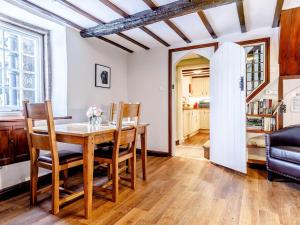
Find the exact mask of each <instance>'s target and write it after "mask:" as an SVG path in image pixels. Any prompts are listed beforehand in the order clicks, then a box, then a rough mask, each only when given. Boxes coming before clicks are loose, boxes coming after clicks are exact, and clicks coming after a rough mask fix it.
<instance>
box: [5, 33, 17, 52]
mask: <svg viewBox="0 0 300 225" xmlns="http://www.w3.org/2000/svg"><path fill="white" fill-rule="evenodd" d="M4 48H5V49H8V50H11V51H18V49H19V40H18V36H17V35H16V34H12V33H9V32H4Z"/></svg>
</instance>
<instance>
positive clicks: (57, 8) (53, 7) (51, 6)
mask: <svg viewBox="0 0 300 225" xmlns="http://www.w3.org/2000/svg"><path fill="white" fill-rule="evenodd" d="M30 2H32V3H34V4H36V5H38V6H40V7H42V8H44V9H46V10H48V11H51V12H53V13H55V14H57V15H59V16H61V17H63V18H65V19H67V20H70V21H71V22H74V23H76V24H78V25H80V26H82V27H85V28H88V27H92V26H95V25H97V24H96V23H95V22H93V21H91V20H89V19H87V18H86V17H84V16H81V15H80V14H78V13H76V12H74V11H73V10H71V9H69V8H67V7H65V6H63V5H62V4H60V3H59V2H56V1H53V0H43V1H40V0H30Z"/></svg>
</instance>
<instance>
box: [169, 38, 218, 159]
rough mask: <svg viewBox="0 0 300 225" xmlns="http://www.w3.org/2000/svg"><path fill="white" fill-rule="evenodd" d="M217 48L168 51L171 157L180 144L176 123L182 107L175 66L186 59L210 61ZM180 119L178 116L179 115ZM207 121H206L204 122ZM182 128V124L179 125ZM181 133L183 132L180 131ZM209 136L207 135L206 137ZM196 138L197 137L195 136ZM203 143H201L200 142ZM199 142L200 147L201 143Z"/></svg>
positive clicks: (202, 47) (203, 46) (187, 48)
mask: <svg viewBox="0 0 300 225" xmlns="http://www.w3.org/2000/svg"><path fill="white" fill-rule="evenodd" d="M217 48H218V43H217V42H215V43H208V44H202V45H193V46H188V47H183V48H175V49H170V50H169V74H168V81H169V84H168V86H169V87H168V96H169V97H168V102H169V106H168V124H169V125H168V133H169V138H168V146H169V154H170V155H172V156H175V155H176V146H177V144H180V140H179V138H178V137H179V136H180V134H177V133H178V126H180V123H179V122H178V107H181V108H182V107H183V106H182V103H179V102H178V98H177V90H178V82H177V77H178V76H177V74H178V71H177V64H178V63H179V62H180V61H182V60H186V59H188V58H194V57H195V56H197V57H200V58H201V57H203V58H205V59H206V60H208V61H209V60H210V58H211V57H212V56H213V54H214V52H215V51H216V50H217ZM207 116H209V113H207ZM179 117H180V115H179ZM206 121H207V120H206ZM181 126H182V127H183V124H182V125H181ZM182 132H183V131H182ZM208 136H209V135H208V134H207V137H208ZM195 137H197V136H195ZM202 142H203V141H202ZM202 142H201V144H200V145H201V146H202V144H203V143H202Z"/></svg>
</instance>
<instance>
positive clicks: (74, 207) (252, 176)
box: [0, 157, 300, 225]
mask: <svg viewBox="0 0 300 225" xmlns="http://www.w3.org/2000/svg"><path fill="white" fill-rule="evenodd" d="M140 166H141V162H140V160H139V161H138V168H139V171H140ZM95 176H96V180H97V182H101V180H103V179H104V178H100V175H99V174H98V173H96V175H95ZM138 176H139V178H138V182H137V189H136V190H135V191H133V190H131V189H130V188H128V187H126V186H121V188H120V202H119V203H117V204H115V203H112V202H111V201H109V200H108V198H109V196H102V195H99V194H96V193H95V195H94V198H93V215H92V217H91V218H90V219H89V220H86V219H84V218H83V212H84V210H83V199H80V200H78V201H75V202H74V203H72V204H69V205H66V206H65V207H63V208H62V209H61V211H60V213H59V214H58V215H57V216H54V215H51V214H50V213H49V212H50V206H51V202H50V195H48V194H45V195H43V196H40V197H39V204H38V206H36V207H32V208H30V207H29V194H28V193H26V194H23V195H20V196H16V197H14V198H12V199H9V200H6V201H3V202H1V203H0V224H1V225H2V224H17V225H19V224H20V225H26V224H35V225H47V224H51V225H52V224H55V225H58V224H76V225H80V224H122V225H123V224H138V225H141V224H170V225H171V224H172V225H173V224H195V225H199V224H200V225H201V224H205V225H206V224H222V225H224V224H226V225H227V224H242V225H247V224H249V225H250V224H251V225H255V224H261V225H267V224H272V225H276V224H284V225H289V224H291V225H298V224H300V213H299V212H300V184H299V183H296V182H293V181H291V180H282V179H280V180H277V181H274V182H269V181H268V180H267V179H266V176H267V174H266V171H265V170H263V169H260V170H259V169H252V168H249V169H248V175H247V176H246V175H245V176H244V175H240V174H238V173H233V172H232V171H230V170H228V169H225V168H222V167H219V166H215V165H213V164H211V163H209V162H208V161H205V160H195V159H190V158H184V157H172V158H159V157H149V176H148V178H149V181H147V182H144V181H142V180H141V173H139V174H138ZM69 183H70V184H71V185H70V186H71V188H73V189H78V188H80V187H81V183H82V174H81V173H78V174H76V175H75V176H74V177H72V178H71V180H70V182H69Z"/></svg>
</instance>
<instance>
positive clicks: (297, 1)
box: [283, 0, 300, 9]
mask: <svg viewBox="0 0 300 225" xmlns="http://www.w3.org/2000/svg"><path fill="white" fill-rule="evenodd" d="M296 7H300V0H285V1H284V4H283V9H290V8H296Z"/></svg>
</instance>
